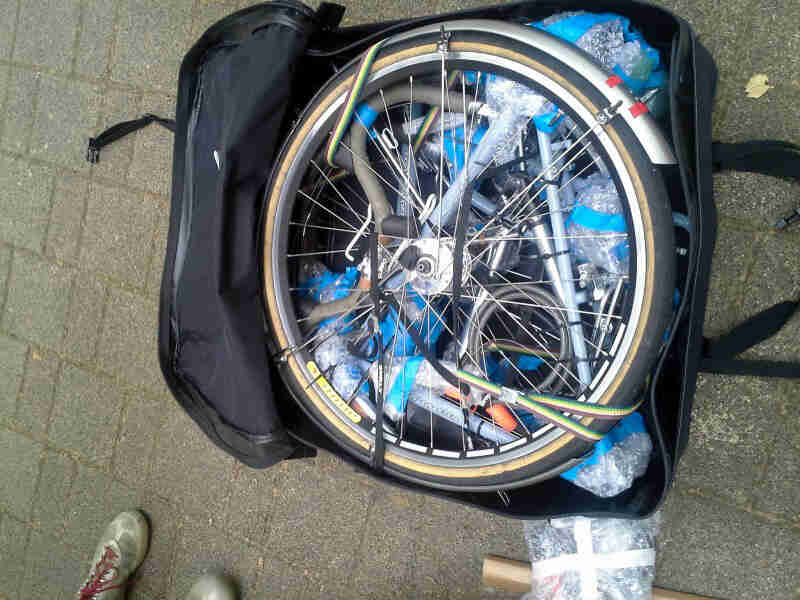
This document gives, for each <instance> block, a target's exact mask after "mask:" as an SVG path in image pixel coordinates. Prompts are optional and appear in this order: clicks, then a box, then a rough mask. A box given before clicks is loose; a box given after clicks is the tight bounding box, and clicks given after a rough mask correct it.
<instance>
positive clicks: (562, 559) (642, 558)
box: [531, 548, 656, 579]
mask: <svg viewBox="0 0 800 600" xmlns="http://www.w3.org/2000/svg"><path fill="white" fill-rule="evenodd" d="M654 564H656V551H655V550H654V549H653V548H647V549H642V550H625V551H624V552H612V553H610V554H593V555H591V556H586V555H583V554H562V555H561V556H556V557H554V558H548V559H547V560H542V561H539V562H535V563H533V564H532V565H531V575H532V577H533V578H534V579H544V578H545V577H552V576H553V575H561V574H562V573H567V572H568V571H578V570H583V569H627V568H630V567H652V566H653V565H654Z"/></svg>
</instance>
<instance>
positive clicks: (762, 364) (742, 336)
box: [700, 301, 800, 378]
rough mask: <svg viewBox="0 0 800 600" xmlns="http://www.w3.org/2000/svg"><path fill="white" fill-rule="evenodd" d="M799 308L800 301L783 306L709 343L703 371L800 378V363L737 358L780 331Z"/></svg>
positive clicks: (760, 314)
mask: <svg viewBox="0 0 800 600" xmlns="http://www.w3.org/2000/svg"><path fill="white" fill-rule="evenodd" d="M798 307H800V302H798V301H794V302H793V301H786V302H780V303H778V304H776V305H775V306H771V307H769V308H768V309H766V310H763V311H761V312H760V313H758V314H756V315H754V316H752V317H750V318H749V319H747V320H746V321H744V322H743V323H740V324H739V325H737V326H736V327H734V328H733V329H731V330H730V331H729V332H728V333H725V334H723V335H721V336H719V337H717V338H714V339H706V340H705V342H704V347H703V359H702V362H701V363H700V370H701V371H705V372H707V373H718V374H722V375H754V376H758V377H788V378H795V377H798V378H800V363H792V362H781V361H771V360H741V359H739V360H737V359H736V358H735V357H736V356H737V355H739V354H741V353H742V352H744V351H745V350H747V349H748V348H751V347H753V346H755V345H756V344H760V343H761V342H763V341H764V340H766V339H768V338H770V337H772V336H773V335H775V334H776V333H777V332H778V331H780V329H781V328H782V327H783V326H784V325H785V324H786V322H787V321H788V320H789V319H791V318H792V316H793V315H794V314H795V313H796V312H797V309H798Z"/></svg>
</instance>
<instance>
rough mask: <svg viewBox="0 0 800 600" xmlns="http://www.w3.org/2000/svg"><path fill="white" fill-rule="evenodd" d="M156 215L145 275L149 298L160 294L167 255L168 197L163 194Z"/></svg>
mask: <svg viewBox="0 0 800 600" xmlns="http://www.w3.org/2000/svg"><path fill="white" fill-rule="evenodd" d="M159 208H160V210H159V211H158V215H157V216H156V234H155V237H154V238H153V256H152V258H151V259H150V275H149V276H148V277H147V281H148V284H147V293H148V295H149V296H150V297H151V298H159V297H160V294H161V278H162V276H163V274H164V260H165V258H166V255H167V233H168V232H169V209H170V201H169V198H168V197H166V196H164V197H162V198H161V203H160V204H159Z"/></svg>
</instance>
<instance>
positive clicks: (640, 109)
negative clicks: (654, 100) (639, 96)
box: [630, 102, 647, 119]
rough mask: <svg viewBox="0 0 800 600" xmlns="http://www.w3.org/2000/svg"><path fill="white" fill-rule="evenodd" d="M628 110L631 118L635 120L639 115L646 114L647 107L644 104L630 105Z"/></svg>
mask: <svg viewBox="0 0 800 600" xmlns="http://www.w3.org/2000/svg"><path fill="white" fill-rule="evenodd" d="M630 110H631V115H633V118H634V119H635V118H636V117H638V116H639V115H643V114H644V113H646V112H647V105H646V104H645V103H644V102H637V103H635V104H632V105H631V108H630Z"/></svg>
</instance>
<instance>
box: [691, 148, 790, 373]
mask: <svg viewBox="0 0 800 600" xmlns="http://www.w3.org/2000/svg"><path fill="white" fill-rule="evenodd" d="M712 153H713V158H712V162H713V165H714V170H715V171H726V170H731V171H749V172H752V173H763V174H765V175H773V176H776V177H790V178H800V146H796V145H795V144H791V143H789V142H782V141H779V140H756V141H751V142H741V143H738V144H727V143H722V142H715V143H714V144H713V146H712ZM798 204H800V201H798ZM795 212H796V214H797V215H798V217H800V210H797V211H795ZM792 220H794V217H792V216H790V217H787V218H786V219H781V220H780V221H779V222H778V228H779V229H782V228H783V227H785V226H786V225H788V224H789V223H791V221H792ZM799 307H800V301H791V300H787V301H784V302H779V303H778V304H776V305H774V306H771V307H769V308H767V309H765V310H762V311H761V312H760V313H757V314H755V315H753V316H752V317H750V318H749V319H747V320H746V321H744V322H743V323H740V324H739V325H737V326H736V327H734V328H733V329H731V330H730V331H729V332H728V333H726V334H723V335H721V336H719V337H717V338H715V339H706V340H704V347H703V356H702V358H701V361H700V369H699V370H700V371H704V372H706V373H717V374H720V375H751V376H756V377H786V378H800V363H793V362H783V361H774V360H745V359H737V358H736V356H738V355H739V354H741V353H742V352H744V351H745V350H747V349H748V348H752V347H753V346H755V345H756V344H760V343H761V342H763V341H764V340H766V339H769V338H770V337H772V336H773V335H775V334H776V333H777V332H778V331H780V330H781V328H782V327H783V326H784V325H785V324H786V323H787V322H788V321H789V319H791V318H792V316H793V315H794V314H795V313H796V312H797V310H798V308H799Z"/></svg>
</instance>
